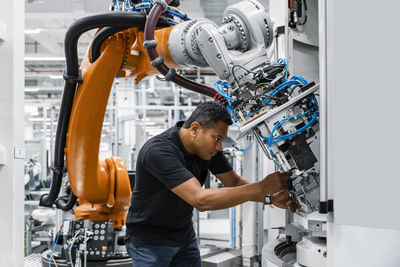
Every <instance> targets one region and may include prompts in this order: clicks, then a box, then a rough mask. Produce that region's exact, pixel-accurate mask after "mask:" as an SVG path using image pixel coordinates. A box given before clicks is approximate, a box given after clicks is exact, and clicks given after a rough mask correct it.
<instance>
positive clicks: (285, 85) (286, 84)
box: [263, 80, 301, 105]
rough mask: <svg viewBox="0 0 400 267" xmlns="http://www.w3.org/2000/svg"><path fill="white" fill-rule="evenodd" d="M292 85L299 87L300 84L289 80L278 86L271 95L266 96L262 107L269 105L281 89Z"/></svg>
mask: <svg viewBox="0 0 400 267" xmlns="http://www.w3.org/2000/svg"><path fill="white" fill-rule="evenodd" d="M293 85H301V83H300V82H299V81H297V80H290V81H286V82H283V83H281V84H280V85H278V87H276V88H275V89H274V90H272V92H271V93H269V94H268V98H266V99H265V100H264V102H263V103H264V105H268V104H269V103H271V101H272V98H273V97H275V96H276V95H277V94H278V93H279V92H280V91H281V90H282V89H284V88H286V87H290V86H293Z"/></svg>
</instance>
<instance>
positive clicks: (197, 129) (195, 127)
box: [190, 121, 202, 137]
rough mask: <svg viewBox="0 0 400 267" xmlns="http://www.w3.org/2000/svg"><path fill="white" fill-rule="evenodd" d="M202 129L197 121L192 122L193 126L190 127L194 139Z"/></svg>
mask: <svg viewBox="0 0 400 267" xmlns="http://www.w3.org/2000/svg"><path fill="white" fill-rule="evenodd" d="M201 129H202V127H201V125H200V124H199V123H198V122H197V121H195V122H192V124H191V125H190V133H191V135H192V137H196V136H197V135H198V134H199V132H200V131H201Z"/></svg>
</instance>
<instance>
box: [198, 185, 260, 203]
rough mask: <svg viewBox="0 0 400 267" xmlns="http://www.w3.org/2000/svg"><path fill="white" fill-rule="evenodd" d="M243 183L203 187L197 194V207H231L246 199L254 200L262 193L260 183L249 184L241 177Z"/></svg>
mask: <svg viewBox="0 0 400 267" xmlns="http://www.w3.org/2000/svg"><path fill="white" fill-rule="evenodd" d="M239 183H240V184H241V183H243V185H239V186H235V187H225V188H212V189H203V190H201V192H199V195H198V196H196V202H197V205H196V207H197V208H198V209H199V210H201V211H204V210H219V209H226V208H230V207H233V206H236V205H239V204H242V203H244V202H246V201H252V200H255V199H256V198H257V196H260V195H261V194H262V191H261V189H260V186H259V184H258V183H252V184H249V183H248V182H247V181H246V180H244V179H241V180H240V181H238V183H237V184H239Z"/></svg>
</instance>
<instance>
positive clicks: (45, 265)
mask: <svg viewBox="0 0 400 267" xmlns="http://www.w3.org/2000/svg"><path fill="white" fill-rule="evenodd" d="M50 252H51V250H46V251H45V252H43V253H42V267H49V266H51V267H56V265H55V264H54V261H53V260H52V259H49V254H50ZM49 260H50V265H49ZM54 260H55V261H56V262H57V266H59V267H68V266H69V265H68V264H67V261H66V260H65V259H56V258H55V259H54ZM132 265H133V263H132V259H131V258H130V257H129V256H125V257H115V258H111V259H108V260H104V261H88V262H87V265H86V266H87V267H111V266H119V267H132Z"/></svg>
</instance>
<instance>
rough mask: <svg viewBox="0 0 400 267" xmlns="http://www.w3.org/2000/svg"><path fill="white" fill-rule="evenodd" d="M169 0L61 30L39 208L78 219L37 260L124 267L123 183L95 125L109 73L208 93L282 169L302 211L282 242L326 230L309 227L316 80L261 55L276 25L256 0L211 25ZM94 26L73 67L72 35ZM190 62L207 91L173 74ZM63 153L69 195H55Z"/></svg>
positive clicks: (313, 206)
mask: <svg viewBox="0 0 400 267" xmlns="http://www.w3.org/2000/svg"><path fill="white" fill-rule="evenodd" d="M178 7H179V1H176V0H174V1H170V0H167V1H163V0H158V1H154V0H143V1H131V0H128V1H118V0H114V1H113V5H112V8H111V10H112V11H113V12H112V13H107V14H103V15H96V16H92V17H87V18H83V19H81V20H78V21H76V22H75V23H74V24H73V25H72V26H71V27H70V28H69V30H68V32H67V34H66V38H65V52H66V60H67V62H66V63H67V64H66V65H67V69H66V71H65V73H64V79H65V81H66V84H65V89H64V94H63V99H62V103H61V108H60V114H59V122H58V127H57V133H56V141H55V144H56V145H55V153H54V155H55V156H54V166H53V167H52V171H53V172H52V174H53V175H52V184H51V188H50V192H49V194H47V195H44V196H42V198H41V199H40V204H41V205H42V206H47V207H50V206H52V205H53V204H55V205H56V206H57V208H59V209H62V210H63V211H69V210H71V209H73V211H74V216H75V219H74V220H66V221H65V222H64V223H63V225H62V229H60V231H58V233H57V235H56V238H55V242H54V245H53V246H52V249H51V250H49V251H46V252H45V253H43V255H42V265H43V266H56V265H57V264H58V265H60V266H66V265H67V266H77V265H79V264H83V265H84V266H111V265H119V266H131V264H132V263H131V261H130V259H129V257H128V256H127V253H126V251H125V248H124V242H123V236H124V235H125V233H124V224H125V217H126V213H127V210H128V207H129V204H130V194H131V181H130V179H129V175H128V172H127V170H126V167H125V165H124V163H123V161H122V159H120V158H117V157H111V158H108V159H106V160H104V161H100V160H99V159H98V154H99V143H100V137H101V126H102V123H103V119H104V114H105V110H106V106H107V101H108V97H109V93H110V88H111V86H112V83H113V81H114V78H115V77H127V78H129V77H131V78H135V79H136V82H139V81H140V80H142V79H143V78H144V77H146V76H149V75H152V74H156V73H157V72H159V73H161V74H162V75H164V78H165V80H167V81H173V82H175V83H176V84H178V85H180V86H182V87H184V88H187V89H189V90H192V91H194V92H197V93H200V94H203V95H206V96H209V97H215V99H216V101H220V102H221V103H223V104H224V105H225V106H226V108H227V110H228V111H229V112H230V113H231V115H232V117H233V119H234V120H235V121H236V123H237V125H238V126H239V133H240V134H239V137H240V136H244V135H246V134H248V133H249V132H251V133H253V134H254V137H255V139H256V140H257V141H258V144H259V145H260V146H261V147H262V149H263V151H264V152H265V155H266V157H268V158H269V159H271V160H273V161H274V162H275V164H276V166H277V168H278V169H279V170H280V171H283V172H291V177H292V186H291V188H288V190H291V191H292V194H293V196H294V197H296V198H297V200H298V201H299V203H300V204H301V208H300V210H299V211H298V212H297V213H296V214H294V215H290V216H289V217H290V218H288V223H287V225H286V227H285V228H284V229H283V230H282V231H284V232H285V234H286V240H285V245H282V246H283V247H284V248H285V249H287V248H289V249H295V247H296V244H300V243H301V242H306V240H313V238H318V240H321V239H320V237H323V238H324V237H326V231H325V229H324V227H323V226H322V223H318V224H317V223H315V224H313V223H310V222H314V221H315V220H314V219H312V218H314V217H315V216H317V214H319V212H318V210H319V208H320V205H319V197H318V195H319V194H318V192H319V187H318V183H319V165H318V158H319V141H318V133H319V124H318V116H319V108H318V94H317V90H318V85H317V84H315V83H314V82H308V81H307V80H306V79H305V78H304V77H302V76H297V75H291V73H289V71H288V62H287V61H286V60H285V59H279V60H277V62H276V63H275V62H274V63H272V62H271V61H270V57H269V55H268V54H267V51H268V50H267V49H268V48H269V47H270V45H271V44H272V41H273V39H274V34H275V32H274V30H273V25H272V22H271V20H270V16H269V15H268V13H267V11H266V9H265V8H264V7H263V6H262V5H261V4H260V3H258V2H257V1H255V0H246V1H242V2H239V3H237V4H234V5H232V6H230V7H228V8H227V9H226V10H225V12H224V15H223V20H222V24H221V25H220V26H218V25H216V24H215V23H214V22H212V21H210V20H208V19H193V20H191V19H189V18H188V16H187V15H186V14H184V13H183V12H182V11H181V10H179V9H178ZM175 18H178V19H180V22H177V21H176V20H175ZM96 28H98V31H97V33H96V35H95V36H94V38H93V40H92V43H91V45H90V48H89V49H88V53H87V55H86V56H85V58H84V60H83V62H82V65H81V67H80V69H79V67H78V59H77V53H76V45H77V42H78V39H79V36H80V35H81V34H83V33H84V32H86V31H88V30H91V29H96ZM195 66H197V67H205V66H209V67H211V68H212V69H213V70H214V71H215V73H216V74H217V76H218V77H219V78H220V81H217V82H216V84H215V86H214V88H211V87H208V86H205V85H203V84H198V83H196V82H194V81H192V80H189V79H186V78H184V77H182V76H180V75H179V74H178V71H176V70H175V69H174V68H186V67H195ZM64 151H65V159H66V165H67V170H68V178H69V185H70V190H69V191H67V192H65V194H61V195H62V196H59V193H60V188H61V183H62V179H63V169H64ZM75 204H77V205H75ZM317 217H318V216H317ZM296 218H297V219H296ZM295 219H296V220H295ZM300 219H301V220H303V222H304V224H303V225H299V223H298V221H299V220H300ZM317 221H318V220H317ZM320 243H321V242H320ZM322 243H323V241H322ZM321 246H323V244H322V245H321ZM298 247H299V246H298ZM325 250H326V249H325ZM299 252H300V251H299ZM299 258H301V256H298V257H297V259H299ZM303 265H304V266H310V267H311V266H312V265H306V264H303ZM287 266H290V265H287ZM319 266H322V265H319Z"/></svg>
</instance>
